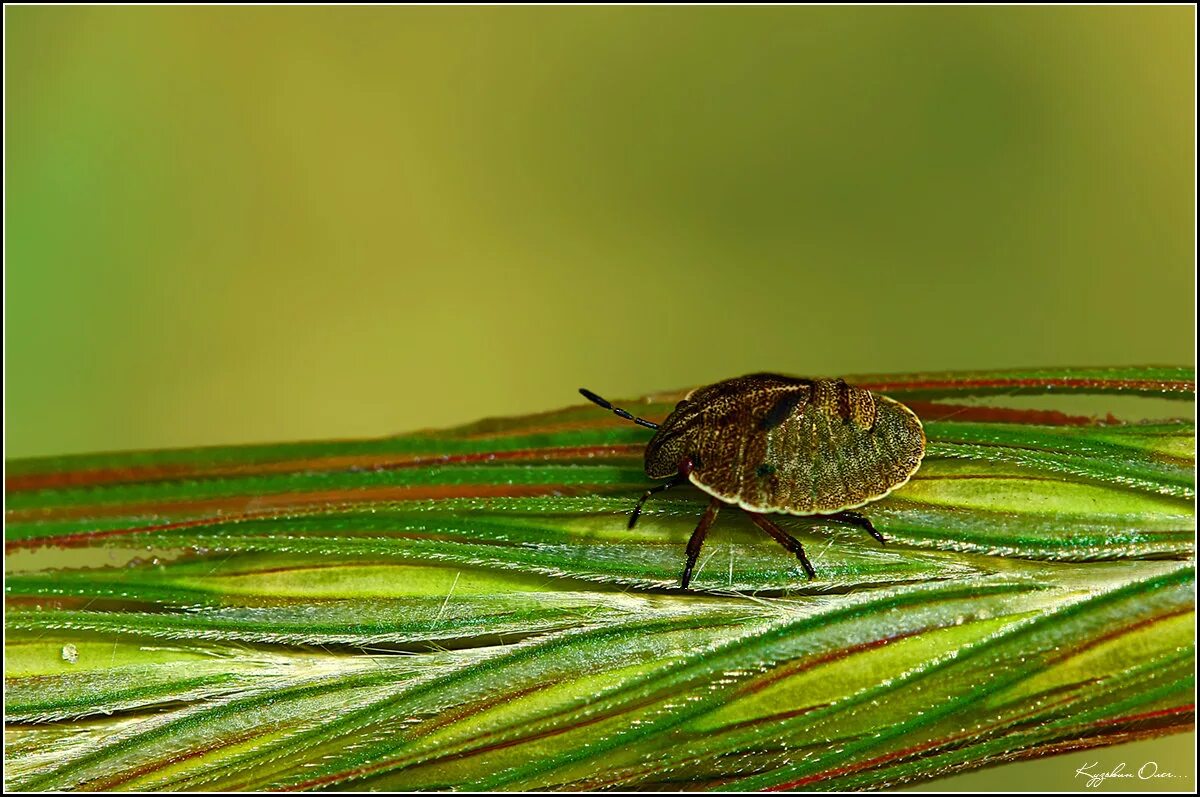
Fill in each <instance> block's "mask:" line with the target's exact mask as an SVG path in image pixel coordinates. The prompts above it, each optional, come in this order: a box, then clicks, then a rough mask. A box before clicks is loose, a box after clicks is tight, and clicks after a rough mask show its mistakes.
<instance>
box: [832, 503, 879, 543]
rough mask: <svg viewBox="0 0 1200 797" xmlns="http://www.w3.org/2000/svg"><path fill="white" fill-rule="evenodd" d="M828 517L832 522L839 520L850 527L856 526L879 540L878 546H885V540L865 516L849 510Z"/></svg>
mask: <svg viewBox="0 0 1200 797" xmlns="http://www.w3.org/2000/svg"><path fill="white" fill-rule="evenodd" d="M830 517H831V518H833V519H834V520H840V521H842V522H843V523H849V524H850V525H851V526H858V527H859V528H860V529H862V530H863V531H865V532H866V533H867V534H870V535H871V536H872V537H874V538H875V539H877V540H879V544H880V545H886V544H887V540H885V539H884V538H883V535H882V534H880V533H879V532H878V531H877V530H876V529H875V526H874V525H873V524H872V523H871V520H870V519H869V518H868V517H867V516H866V515H860V514H859V513H858V512H851V511H849V510H843V511H841V512H838V513H837V514H836V515H830Z"/></svg>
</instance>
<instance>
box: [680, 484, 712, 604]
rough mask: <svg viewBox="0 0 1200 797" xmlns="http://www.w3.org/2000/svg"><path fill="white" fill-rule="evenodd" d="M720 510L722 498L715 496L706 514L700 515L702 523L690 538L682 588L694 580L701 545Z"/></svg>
mask: <svg viewBox="0 0 1200 797" xmlns="http://www.w3.org/2000/svg"><path fill="white" fill-rule="evenodd" d="M719 511H721V500H720V499H719V498H714V499H713V500H711V501H709V502H708V509H705V510H704V514H703V515H702V516H701V517H700V524H699V525H698V526H696V530H695V531H693V532H692V537H691V539H689V540H688V544H687V564H685V565H684V566H683V579H682V580H681V581H680V583H679V586H680V588H681V589H687V588H688V584H689V583H690V582H691V580H692V568H693V567H695V566H696V559H697V557H699V556H700V546H701V545H703V544H704V538H705V536H707V535H708V530H709V529H710V528H712V524H713V521H715V520H716V519H717V512H719Z"/></svg>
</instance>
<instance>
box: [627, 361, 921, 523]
mask: <svg viewBox="0 0 1200 797" xmlns="http://www.w3.org/2000/svg"><path fill="white" fill-rule="evenodd" d="M659 437H660V438H662V440H661V444H660V445H658V446H652V450H648V451H647V472H650V468H651V465H652V464H653V465H654V466H655V468H656V469H657V470H658V471H660V472H661V471H664V470H667V471H668V472H667V473H662V474H661V475H662V476H667V475H671V473H673V472H674V470H675V469H676V468H677V466H678V462H679V460H680V459H681V458H682V457H683V456H691V457H693V459H694V460H698V461H697V462H696V467H695V469H694V470H693V471H692V474H691V477H690V478H691V480H692V482H693V483H695V484H696V485H697V486H698V487H700V488H701V489H703V490H705V491H706V492H709V493H711V494H713V495H715V496H717V497H719V498H722V499H724V500H726V501H729V502H730V503H736V504H738V505H740V506H742V507H744V508H746V509H750V510H752V511H759V512H788V513H791V514H797V515H804V514H819V513H832V512H838V511H840V510H843V509H852V508H854V507H858V506H862V505H863V504H865V503H867V502H869V501H873V500H875V499H877V498H881V497H883V496H884V495H887V493H888V492H890V491H891V490H894V489H895V488H897V487H899V486H901V485H903V484H904V483H905V482H907V481H908V479H909V477H911V476H912V474H913V473H914V472H916V470H917V468H918V467H919V466H920V463H921V457H922V456H923V454H924V450H925V435H924V432H923V431H922V429H921V422H920V421H919V420H918V419H917V417H916V415H915V414H913V413H912V411H910V410H909V409H908V408H907V407H905V406H903V405H902V404H899V403H898V402H895V401H892V400H891V399H889V398H887V397H885V396H877V395H875V394H872V393H870V392H868V391H866V390H863V389H861V388H856V387H853V386H850V385H847V384H846V383H845V382H842V381H841V380H828V379H817V380H808V379H796V378H792V377H786V376H780V375H777V374H756V375H752V376H745V377H740V378H738V379H730V380H727V381H725V382H719V383H717V384H715V385H711V386H709V387H705V388H701V389H700V390H697V391H695V392H694V393H693V394H692V395H691V396H689V397H688V400H687V402H686V403H683V404H681V405H680V407H679V408H678V409H677V410H676V412H675V413H673V414H672V416H671V417H670V418H668V419H667V422H666V423H664V425H663V428H662V429H661V430H660V433H659ZM652 459H653V460H654V462H653V463H652V461H651V460H652ZM651 475H660V474H656V473H651Z"/></svg>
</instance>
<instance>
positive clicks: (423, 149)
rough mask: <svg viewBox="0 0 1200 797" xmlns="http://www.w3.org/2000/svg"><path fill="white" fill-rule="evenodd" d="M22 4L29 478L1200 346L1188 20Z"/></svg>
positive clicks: (18, 69) (1031, 14)
mask: <svg viewBox="0 0 1200 797" xmlns="http://www.w3.org/2000/svg"><path fill="white" fill-rule="evenodd" d="M6 19H7V22H8V26H7V41H6V44H7V47H6V61H7V63H6V66H7V92H8V94H7V97H8V108H7V111H8V116H7V121H8V130H7V135H8V139H7V144H8V153H7V154H8V158H7V164H8V172H7V191H8V194H7V210H6V212H7V222H8V225H7V233H8V238H7V255H8V258H7V261H8V285H7V287H8V296H7V299H8V301H7V308H6V309H7V311H8V313H7V320H6V322H5V323H6V332H7V342H6V354H7V374H6V375H7V377H8V379H7V382H8V390H7V401H8V406H7V410H8V429H7V431H8V441H7V443H6V454H7V455H8V456H10V457H12V456H26V455H41V454H57V453H68V452H76V451H89V450H99V449H128V448H146V447H164V446H181V445H198V444H213V443H234V442H249V441H266V440H290V439H302V438H323V437H338V436H369V435H382V434H389V433H394V432H400V431H405V430H410V429H414V428H419V427H426V426H444V425H448V424H455V423H459V422H465V421H470V420H473V419H476V418H478V417H481V416H486V415H502V414H509V413H520V412H527V411H532V410H538V409H546V408H552V407H557V406H562V405H565V404H569V403H572V402H576V401H578V400H579V399H578V396H577V394H576V393H575V389H576V388H577V387H578V386H580V385H587V386H589V387H591V388H592V389H594V390H597V391H600V392H601V393H603V394H605V395H613V396H631V395H640V394H642V393H645V392H649V391H654V390H659V389H668V388H675V387H683V386H687V385H694V384H699V383H706V382H712V381H715V380H718V379H721V378H725V377H729V376H734V375H738V374H741V373H745V372H750V371H754V370H762V369H770V370H780V371H784V372H791V373H797V374H819V375H834V374H839V373H854V372H864V371H899V370H914V369H944V368H992V367H1002V366H1024V365H1043V364H1044V365H1075V364H1079V365H1089V364H1109V363H1112V364H1132V363H1168V364H1170V363H1187V362H1191V361H1192V359H1193V346H1192V328H1193V327H1192V323H1193V300H1192V285H1193V273H1194V272H1193V260H1192V251H1193V240H1192V213H1193V202H1192V177H1193V173H1194V172H1193V169H1194V160H1193V136H1194V132H1195V131H1194V125H1193V103H1192V93H1193V90H1194V88H1193V79H1192V65H1193V63H1192V53H1193V44H1194V41H1193V38H1194V37H1193V33H1192V31H1193V19H1194V13H1193V11H1192V9H1191V8H1187V7H1160V8H1110V7H1094V8H1085V7H1071V8H1033V7H1012V8H1002V7H989V8H937V7H910V8H884V7H862V8H853V7H836V8H805V7H791V8H699V7H697V8H604V7H579V8H570V7H562V8H519V9H510V8H465V7H464V8H448V7H443V8H400V7H393V8H365V7H361V8H313V7H308V8H304V7H297V8H290V9H271V8H253V7H242V8H238V7H214V8H184V7H174V8H172V7H162V8H132V7H127V8H95V7H93V8H84V7H56V8H37V7H18V8H9V9H7V11H6Z"/></svg>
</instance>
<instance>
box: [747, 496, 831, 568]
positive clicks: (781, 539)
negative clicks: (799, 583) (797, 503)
mask: <svg viewBox="0 0 1200 797" xmlns="http://www.w3.org/2000/svg"><path fill="white" fill-rule="evenodd" d="M746 514H747V515H749V516H750V519H751V520H753V521H754V522H755V524H756V525H757V526H758V527H759V528H760V529H762V530H763V531H765V532H766V533H767V534H770V535H771V536H772V537H774V538H775V541H776V542H777V543H779V544H780V545H782V546H783V547H784V548H787V549H788V550H789V551H791V552H792V553H794V554H796V558H797V559H799V560H800V566H801V567H803V568H804V572H805V573H807V574H808V577H809V578H816V577H817V571H816V570H813V566H812V564H811V563H810V562H809V561H808V556H806V555H805V553H804V546H803V545H801V544H800V540H798V539H796V538H795V537H793V536H792V535H791V534H788V533H787V532H786V531H784V530H783V529H781V528H779V526H778V525H776V523H775V522H774V521H773V520H768V519H767V516H766V515H760V514H759V513H757V512H750V511H747V512H746Z"/></svg>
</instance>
